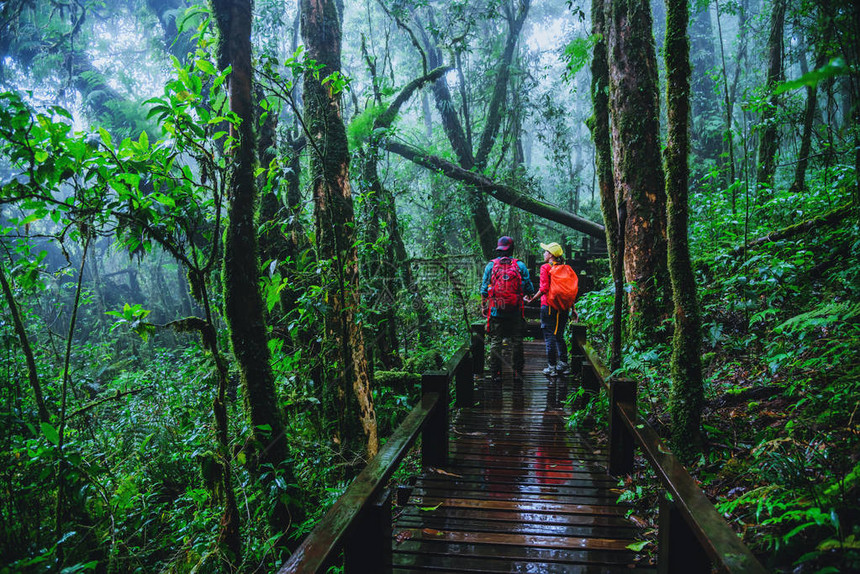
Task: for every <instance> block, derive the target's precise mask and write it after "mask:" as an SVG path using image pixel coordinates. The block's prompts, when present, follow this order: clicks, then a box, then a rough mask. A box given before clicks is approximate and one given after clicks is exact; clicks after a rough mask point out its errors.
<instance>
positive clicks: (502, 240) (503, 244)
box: [496, 235, 514, 251]
mask: <svg viewBox="0 0 860 574" xmlns="http://www.w3.org/2000/svg"><path fill="white" fill-rule="evenodd" d="M513 248H514V240H513V239H511V238H510V237H508V236H507V235H503V236H502V237H499V243H498V244H497V245H496V251H510V250H511V249H513Z"/></svg>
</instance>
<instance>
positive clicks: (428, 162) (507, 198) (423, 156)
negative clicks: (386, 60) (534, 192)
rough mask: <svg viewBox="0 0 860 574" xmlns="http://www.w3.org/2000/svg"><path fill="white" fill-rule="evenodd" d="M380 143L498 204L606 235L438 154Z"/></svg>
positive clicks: (592, 224)
mask: <svg viewBox="0 0 860 574" xmlns="http://www.w3.org/2000/svg"><path fill="white" fill-rule="evenodd" d="M381 145H382V147H383V148H385V149H387V150H388V151H390V152H393V153H396V154H397V155H399V156H401V157H403V158H405V159H408V160H409V161H411V162H414V163H416V164H418V165H420V166H423V167H426V168H427V169H432V170H436V171H440V172H442V173H443V174H445V175H446V176H447V177H450V178H451V179H454V180H457V181H461V182H463V183H467V184H469V185H472V186H474V188H475V189H477V190H478V191H480V192H482V193H486V194H488V195H491V196H492V197H495V198H496V199H498V200H499V201H501V202H502V203H506V204H508V205H511V206H513V207H517V208H519V209H522V210H523V211H527V212H529V213H531V214H533V215H537V216H539V217H543V218H546V219H549V220H550V221H555V222H556V223H560V224H562V225H565V226H567V227H569V228H570V229H573V230H576V231H579V232H581V233H585V234H586V235H590V236H592V237H597V238H598V239H605V238H606V235H605V231H604V229H603V226H602V225H600V224H599V223H595V222H593V221H589V220H587V219H585V218H583V217H580V216H578V215H575V214H573V213H570V212H569V211H565V210H563V209H559V208H558V207H555V206H554V205H550V204H549V203H545V202H543V201H540V200H537V199H534V198H532V197H529V196H528V195H526V194H525V193H522V192H521V191H519V190H517V189H515V188H513V187H511V186H509V185H505V184H502V183H497V182H495V181H493V180H491V179H490V178H488V177H486V176H484V175H481V174H479V173H475V172H472V171H468V170H465V169H463V168H462V167H460V166H458V165H456V164H454V163H451V162H450V161H447V160H445V159H442V158H440V157H438V156H434V155H430V154H427V153H425V152H423V151H421V150H419V149H418V148H415V147H412V146H410V145H407V144H404V143H400V142H393V141H390V140H388V141H384V142H382V143H381Z"/></svg>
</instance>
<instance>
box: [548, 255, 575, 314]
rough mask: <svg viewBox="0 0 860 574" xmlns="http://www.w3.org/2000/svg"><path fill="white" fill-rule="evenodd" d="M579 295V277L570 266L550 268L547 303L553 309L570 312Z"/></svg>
mask: <svg viewBox="0 0 860 574" xmlns="http://www.w3.org/2000/svg"><path fill="white" fill-rule="evenodd" d="M578 293H579V277H577V276H576V272H575V271H574V270H573V269H571V267H570V265H553V266H551V267H550V268H549V293H547V294H546V300H547V303H549V306H550V307H552V308H553V309H557V310H559V311H569V310H571V309H572V308H573V303H574V302H575V301H576V296H577V294H578Z"/></svg>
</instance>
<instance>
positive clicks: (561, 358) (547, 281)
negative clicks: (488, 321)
mask: <svg viewBox="0 0 860 574" xmlns="http://www.w3.org/2000/svg"><path fill="white" fill-rule="evenodd" d="M540 246H541V249H543V250H544V252H543V260H544V264H543V265H541V268H540V289H538V292H537V293H535V294H534V295H533V296H531V297H528V298H526V300H525V301H526V303H531V302H532V300H534V299H536V298H538V297H540V327H541V330H542V331H543V339H544V343H545V344H546V359H547V363H549V364H548V365H547V367H546V368H545V369H544V370H543V373H544V374H545V375H549V376H554V375H558V374H564V373H566V372H567V371H568V369H569V368H570V366H569V365H568V364H567V344H566V343H565V341H564V328H565V326H567V318H568V313H569V312H573V318H574V320H576V319H577V315H576V311H575V310H574V309H573V303H574V302H575V301H576V296H577V294H578V293H579V277H577V276H576V273H575V272H574V270H573V269H572V268H571V267H570V266H569V265H565V264H564V250H563V249H562V247H561V245H559V244H558V243H549V244H544V243H541V244H540Z"/></svg>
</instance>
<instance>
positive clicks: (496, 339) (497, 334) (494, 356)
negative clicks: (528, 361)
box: [487, 314, 525, 376]
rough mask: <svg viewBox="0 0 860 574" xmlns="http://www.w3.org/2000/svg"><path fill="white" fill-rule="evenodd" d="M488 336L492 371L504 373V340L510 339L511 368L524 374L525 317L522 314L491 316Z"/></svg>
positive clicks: (498, 373)
mask: <svg viewBox="0 0 860 574" xmlns="http://www.w3.org/2000/svg"><path fill="white" fill-rule="evenodd" d="M487 338H488V340H489V351H490V373H491V374H492V375H494V376H496V375H501V374H502V340H503V339H508V340H509V342H510V346H511V362H510V365H511V369H512V370H513V372H514V373H515V374H522V372H523V365H524V364H525V357H524V355H523V318H522V316H521V315H519V314H517V315H513V316H508V317H503V316H502V317H490V322H489V325H488V332H487Z"/></svg>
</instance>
